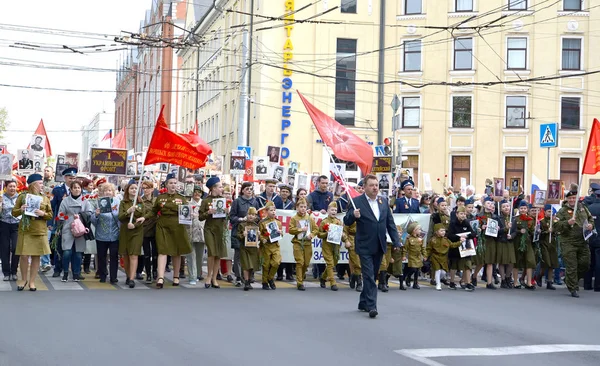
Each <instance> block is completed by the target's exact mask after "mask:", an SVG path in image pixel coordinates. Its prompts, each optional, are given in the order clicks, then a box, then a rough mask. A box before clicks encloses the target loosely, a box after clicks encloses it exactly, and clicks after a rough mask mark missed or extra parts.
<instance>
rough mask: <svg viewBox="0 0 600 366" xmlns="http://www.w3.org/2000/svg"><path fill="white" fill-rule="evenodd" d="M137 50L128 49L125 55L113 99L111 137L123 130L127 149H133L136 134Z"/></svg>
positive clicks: (118, 73)
mask: <svg viewBox="0 0 600 366" xmlns="http://www.w3.org/2000/svg"><path fill="white" fill-rule="evenodd" d="M136 59H137V48H134V47H132V48H130V49H129V50H127V52H126V53H125V59H124V60H123V62H122V64H121V68H120V69H119V72H117V94H116V97H115V126H114V129H113V137H114V136H116V135H117V134H118V133H119V132H121V130H122V129H125V137H126V141H127V146H126V147H127V148H129V149H133V148H134V146H135V145H134V141H135V139H136V136H137V134H138V130H137V128H136V126H137V97H138V92H137V90H138V87H137V86H138V73H139V72H138V65H137V64H136V63H135V60H136Z"/></svg>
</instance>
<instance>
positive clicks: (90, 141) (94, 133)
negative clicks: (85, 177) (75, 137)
mask: <svg viewBox="0 0 600 366" xmlns="http://www.w3.org/2000/svg"><path fill="white" fill-rule="evenodd" d="M114 125H115V117H114V115H113V114H112V113H106V112H101V113H97V114H96V115H95V116H94V118H92V120H91V121H90V123H88V124H87V125H85V126H83V127H81V153H80V155H79V171H80V172H83V173H85V172H89V171H90V151H91V149H92V148H93V147H102V146H104V147H108V146H109V143H110V141H108V140H106V141H104V142H102V141H101V140H102V139H103V138H104V136H106V133H107V132H108V131H110V130H111V129H112V128H113V126H114ZM113 136H114V135H113Z"/></svg>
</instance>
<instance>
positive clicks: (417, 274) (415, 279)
mask: <svg viewBox="0 0 600 366" xmlns="http://www.w3.org/2000/svg"><path fill="white" fill-rule="evenodd" d="M414 281H415V282H414V283H413V286H412V288H414V289H415V290H419V289H421V286H419V271H418V270H417V271H415V278H414Z"/></svg>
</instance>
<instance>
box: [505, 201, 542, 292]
mask: <svg viewBox="0 0 600 366" xmlns="http://www.w3.org/2000/svg"><path fill="white" fill-rule="evenodd" d="M528 211H529V207H528V205H527V202H525V201H521V203H520V204H519V216H517V217H515V218H514V219H513V223H512V230H511V237H514V247H515V256H516V258H517V262H516V265H515V268H514V269H513V277H514V279H515V280H516V279H517V277H518V276H519V269H522V270H523V274H526V275H527V281H526V282H525V283H523V281H522V280H521V279H519V285H516V286H515V288H521V287H522V286H524V287H525V288H526V289H528V290H535V286H534V285H533V283H532V281H533V278H532V275H533V269H534V268H535V266H536V265H537V263H536V260H535V249H534V248H533V243H532V241H531V240H532V237H533V232H534V230H535V220H534V219H533V218H531V217H530V216H529V215H528V214H527V212H528Z"/></svg>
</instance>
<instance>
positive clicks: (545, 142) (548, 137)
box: [540, 123, 558, 147]
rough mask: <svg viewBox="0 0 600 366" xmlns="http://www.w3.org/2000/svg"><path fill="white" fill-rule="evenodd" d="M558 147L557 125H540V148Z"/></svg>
mask: <svg viewBox="0 0 600 366" xmlns="http://www.w3.org/2000/svg"><path fill="white" fill-rule="evenodd" d="M557 146H558V123H545V124H542V125H540V147H557Z"/></svg>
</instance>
